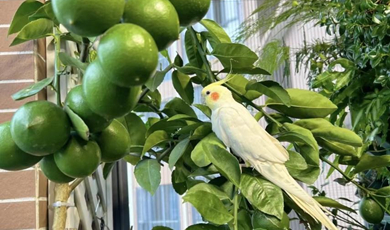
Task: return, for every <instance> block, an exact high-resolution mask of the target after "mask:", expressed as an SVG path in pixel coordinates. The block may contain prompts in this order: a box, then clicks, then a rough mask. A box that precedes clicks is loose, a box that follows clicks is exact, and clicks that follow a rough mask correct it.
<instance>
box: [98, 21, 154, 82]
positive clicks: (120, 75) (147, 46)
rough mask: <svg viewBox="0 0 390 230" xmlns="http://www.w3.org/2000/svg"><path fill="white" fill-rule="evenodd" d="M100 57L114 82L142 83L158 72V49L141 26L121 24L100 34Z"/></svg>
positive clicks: (103, 66) (108, 75) (105, 70)
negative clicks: (101, 35)
mask: <svg viewBox="0 0 390 230" xmlns="http://www.w3.org/2000/svg"><path fill="white" fill-rule="evenodd" d="M98 59H99V61H100V63H101V65H102V68H103V70H104V72H105V74H106V75H107V77H108V78H109V79H110V81H111V82H113V83H115V84H117V85H119V86H122V87H131V86H139V85H142V84H144V83H145V82H147V81H148V80H149V79H150V78H151V77H152V76H153V74H154V73H155V71H156V68H157V64H158V49H157V46H156V43H155V42H154V40H153V38H152V36H151V35H150V34H149V33H148V32H147V31H146V30H145V29H143V28H142V27H140V26H137V25H134V24H129V23H125V24H118V25H115V26H113V27H111V28H110V29H109V30H107V32H106V33H105V34H104V35H103V37H102V38H101V40H100V43H99V47H98Z"/></svg>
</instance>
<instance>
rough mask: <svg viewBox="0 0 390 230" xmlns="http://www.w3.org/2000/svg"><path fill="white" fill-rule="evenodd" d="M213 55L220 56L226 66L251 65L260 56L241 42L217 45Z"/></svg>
mask: <svg viewBox="0 0 390 230" xmlns="http://www.w3.org/2000/svg"><path fill="white" fill-rule="evenodd" d="M211 55H213V56H215V57H216V58H218V60H219V61H220V62H221V63H222V65H223V66H224V67H225V68H233V69H234V68H244V67H251V66H253V63H255V61H257V59H259V57H258V56H257V55H256V53H254V52H253V51H252V50H250V49H249V48H248V47H246V46H244V45H241V44H234V43H221V44H218V45H216V46H215V48H214V50H213V52H212V53H211Z"/></svg>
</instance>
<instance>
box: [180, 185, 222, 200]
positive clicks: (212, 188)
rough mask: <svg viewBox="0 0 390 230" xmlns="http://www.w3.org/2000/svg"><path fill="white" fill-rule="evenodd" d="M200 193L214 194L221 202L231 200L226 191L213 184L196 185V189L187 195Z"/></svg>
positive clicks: (193, 188) (191, 189)
mask: <svg viewBox="0 0 390 230" xmlns="http://www.w3.org/2000/svg"><path fill="white" fill-rule="evenodd" d="M198 191H205V192H208V193H212V194H214V195H216V196H217V197H218V199H220V200H230V198H229V196H228V195H227V194H226V193H225V192H224V191H222V190H221V189H219V188H218V187H217V186H215V185H212V184H206V183H199V184H197V185H195V186H194V187H192V188H190V189H189V190H188V192H187V194H190V193H195V192H198Z"/></svg>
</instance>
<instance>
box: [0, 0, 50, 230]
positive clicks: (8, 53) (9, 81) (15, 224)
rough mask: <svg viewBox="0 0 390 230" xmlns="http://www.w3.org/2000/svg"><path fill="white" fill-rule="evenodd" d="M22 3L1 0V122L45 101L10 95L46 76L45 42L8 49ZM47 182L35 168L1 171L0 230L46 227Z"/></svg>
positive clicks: (42, 95)
mask: <svg viewBox="0 0 390 230" xmlns="http://www.w3.org/2000/svg"><path fill="white" fill-rule="evenodd" d="M22 2H23V1H22V0H0V123H3V122H6V121H9V120H10V119H11V118H12V115H13V113H14V112H15V111H16V110H17V109H18V107H20V106H21V105H23V104H24V103H26V102H27V101H31V100H37V99H45V97H44V93H42V94H40V95H38V96H36V97H31V98H29V99H25V100H22V101H18V102H15V101H13V100H12V98H11V95H12V94H14V93H16V92H18V91H19V90H21V89H23V88H25V87H27V86H28V85H30V84H33V83H34V82H35V81H37V80H40V79H43V78H44V77H45V61H44V59H45V42H44V41H43V40H40V41H37V42H27V43H23V44H21V45H18V46H15V47H9V44H10V43H11V42H12V39H13V38H14V36H12V35H11V36H9V37H7V33H8V28H9V24H10V23H11V20H12V17H13V14H14V13H15V11H16V9H17V8H18V7H19V5H20V4H21V3H22ZM0 144H1V142H0ZM47 206H48V205H47V180H46V178H45V177H44V176H43V174H42V172H40V171H39V170H38V169H37V168H36V167H33V168H29V169H26V170H23V171H19V172H8V171H4V170H0V230H5V229H7V230H13V229H15V230H16V229H44V228H46V226H47V223H46V222H47V218H46V216H47Z"/></svg>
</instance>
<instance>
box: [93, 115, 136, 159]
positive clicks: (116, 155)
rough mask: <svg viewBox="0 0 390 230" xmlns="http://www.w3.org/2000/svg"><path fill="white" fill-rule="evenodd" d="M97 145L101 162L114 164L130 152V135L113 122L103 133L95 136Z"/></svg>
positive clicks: (119, 124) (117, 122) (121, 126)
mask: <svg viewBox="0 0 390 230" xmlns="http://www.w3.org/2000/svg"><path fill="white" fill-rule="evenodd" d="M97 143H98V144H99V146H100V150H101V152H102V161H103V162H114V161H117V160H119V159H121V158H122V157H124V156H125V155H126V154H128V153H129V151H130V146H131V142H130V135H129V132H128V131H127V129H126V127H125V126H124V125H123V124H122V123H120V122H119V121H117V120H114V121H113V122H112V123H111V125H110V126H108V127H107V128H106V129H105V130H103V132H101V133H99V134H97Z"/></svg>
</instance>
